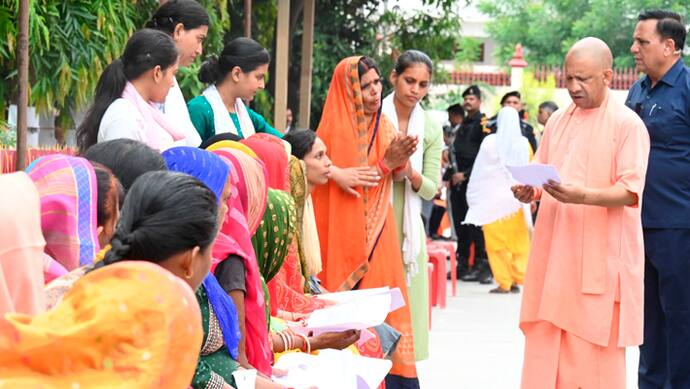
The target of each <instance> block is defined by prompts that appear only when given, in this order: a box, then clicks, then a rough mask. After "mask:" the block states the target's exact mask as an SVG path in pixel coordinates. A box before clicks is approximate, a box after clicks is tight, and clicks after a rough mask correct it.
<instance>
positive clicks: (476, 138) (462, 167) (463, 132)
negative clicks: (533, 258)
mask: <svg viewBox="0 0 690 389" xmlns="http://www.w3.org/2000/svg"><path fill="white" fill-rule="evenodd" d="M462 97H463V99H464V103H463V106H464V108H465V113H466V116H465V120H463V122H462V124H461V125H460V127H459V128H458V130H457V132H456V133H455V140H454V141H453V148H452V149H453V153H454V154H455V161H454V162H455V165H454V166H453V168H452V169H448V170H446V172H445V174H444V177H443V179H444V181H449V182H450V188H451V189H450V196H451V204H452V207H451V209H452V216H453V217H452V219H453V223H454V225H455V231H456V233H457V235H458V249H457V250H456V253H457V254H456V257H457V264H458V265H457V270H458V274H459V275H462V277H461V279H462V280H463V281H479V282H480V283H482V284H490V283H491V282H492V277H491V269H490V268H489V261H488V259H487V257H486V250H485V249H484V235H483V233H482V229H481V227H479V226H474V225H468V224H462V221H463V220H465V216H466V215H467V210H468V205H467V183H468V182H469V178H470V174H471V173H472V166H473V165H474V160H475V159H476V158H477V153H478V152H479V146H480V145H481V143H482V140H483V139H484V137H485V136H486V135H487V134H488V133H489V129H488V128H487V127H486V124H487V118H486V116H485V115H484V114H483V113H481V111H480V108H481V104H482V96H481V91H480V90H479V87H478V86H476V85H471V86H469V87H468V88H467V89H465V91H464V92H463V93H462ZM472 243H474V266H473V267H472V269H470V268H469V257H470V246H471V245H472Z"/></svg>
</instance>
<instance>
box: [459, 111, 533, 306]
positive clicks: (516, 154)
mask: <svg viewBox="0 0 690 389" xmlns="http://www.w3.org/2000/svg"><path fill="white" fill-rule="evenodd" d="M497 126H498V128H497V130H496V134H492V135H489V136H487V137H486V138H484V140H483V141H482V144H481V146H480V148H479V154H477V159H476V161H475V162H474V167H473V168H472V177H471V178H470V182H469V184H468V188H467V203H468V204H469V207H470V209H469V211H468V212H467V217H466V218H465V221H464V222H463V223H468V224H474V225H479V226H482V230H483V231H484V239H485V241H486V253H487V255H488V257H489V265H490V266H491V272H492V273H493V275H494V278H495V279H496V282H497V283H498V287H497V288H495V289H492V290H491V293H510V292H513V293H519V292H520V288H519V287H518V285H519V284H522V282H523V279H524V276H525V269H526V268H527V257H528V256H529V245H530V241H529V230H530V229H531V228H532V214H531V212H530V208H529V204H522V203H520V202H518V201H517V200H516V199H515V198H514V197H513V193H512V191H511V190H510V187H511V186H512V185H514V183H515V181H514V179H513V177H512V175H511V174H510V173H509V172H508V170H507V169H506V166H522V165H527V164H528V163H529V160H530V158H531V155H532V150H531V148H530V145H529V142H528V141H527V138H525V137H524V136H522V133H521V132H520V117H519V116H518V112H517V111H516V110H515V109H514V108H512V107H504V108H502V109H501V111H500V112H499V113H498V124H497Z"/></svg>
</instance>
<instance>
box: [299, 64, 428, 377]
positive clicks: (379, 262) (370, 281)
mask: <svg viewBox="0 0 690 389" xmlns="http://www.w3.org/2000/svg"><path fill="white" fill-rule="evenodd" d="M317 135H318V136H319V138H321V140H323V142H324V144H325V145H326V148H327V149H328V150H329V152H330V155H329V157H330V159H331V160H332V161H333V165H334V167H335V166H337V168H335V169H333V171H332V174H333V180H332V181H329V182H328V184H326V185H322V186H319V187H317V188H316V189H315V190H314V192H313V195H312V197H313V201H314V211H315V215H316V224H317V229H318V233H319V239H320V244H321V255H322V261H323V271H322V272H321V273H320V278H321V280H322V282H323V285H324V287H325V288H326V289H328V290H331V291H343V290H352V289H365V288H376V287H382V286H390V287H399V288H400V290H401V292H402V294H403V296H404V297H405V300H406V302H407V301H408V300H407V286H406V284H405V276H404V271H403V262H402V258H401V254H400V245H399V243H398V237H397V232H396V224H395V219H394V216H393V208H392V206H391V191H392V185H393V174H394V171H395V170H396V169H398V168H400V167H402V166H404V165H405V164H406V163H407V161H408V159H409V157H410V155H412V153H413V152H414V150H415V149H416V146H417V140H416V138H414V137H410V136H402V135H397V132H396V131H395V129H394V127H393V125H392V124H391V123H390V122H389V121H388V119H386V117H385V116H383V115H381V76H380V72H379V71H378V69H377V68H376V64H375V63H374V62H373V61H372V60H371V59H369V58H367V57H349V58H346V59H344V60H342V61H340V63H339V64H338V65H337V66H336V68H335V71H334V73H333V79H332V80H331V85H330V87H329V90H328V95H327V97H326V103H325V105H324V110H323V113H322V116H321V122H320V123H319V127H318V129H317ZM363 172H369V173H368V174H374V175H375V176H377V177H379V178H380V181H379V182H378V184H376V185H374V186H364V187H362V186H358V187H354V188H352V187H350V184H348V182H353V180H350V179H349V177H351V176H353V175H357V174H359V173H363ZM343 188H345V189H343ZM386 322H387V323H388V324H389V325H391V326H392V327H394V328H395V329H396V330H398V331H399V332H400V334H401V338H400V341H399V342H398V345H397V347H396V350H395V352H394V353H393V355H392V359H393V368H392V369H391V372H390V374H389V376H388V377H386V387H387V388H389V389H391V388H417V387H419V381H418V380H417V371H416V368H415V356H414V343H413V337H412V325H411V321H410V310H409V304H408V305H406V306H405V307H403V308H400V309H398V310H396V311H394V312H391V313H390V314H389V315H388V317H387V319H386Z"/></svg>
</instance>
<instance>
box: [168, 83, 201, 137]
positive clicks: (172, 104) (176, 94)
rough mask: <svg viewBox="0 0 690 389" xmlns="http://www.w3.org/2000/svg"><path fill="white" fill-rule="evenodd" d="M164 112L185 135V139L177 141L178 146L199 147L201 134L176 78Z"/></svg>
mask: <svg viewBox="0 0 690 389" xmlns="http://www.w3.org/2000/svg"><path fill="white" fill-rule="evenodd" d="M163 112H164V113H165V116H166V117H167V118H168V120H169V121H170V122H171V123H175V124H176V125H177V128H179V129H180V130H181V131H182V133H183V134H184V136H185V139H182V140H179V141H177V142H175V145H176V146H191V147H199V145H200V144H201V136H200V135H199V132H198V131H197V130H196V127H194V124H192V119H191V118H190V117H189V110H188V109H187V103H186V102H185V101H184V96H183V95H182V90H181V89H180V85H179V84H178V83H177V79H175V83H174V84H173V86H172V88H170V91H169V92H168V96H167V97H166V98H165V105H164V106H163Z"/></svg>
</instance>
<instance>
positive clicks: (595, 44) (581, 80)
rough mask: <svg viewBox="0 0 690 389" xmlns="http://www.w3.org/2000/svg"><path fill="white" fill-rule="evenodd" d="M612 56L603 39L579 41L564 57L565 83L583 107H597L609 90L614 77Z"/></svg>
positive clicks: (571, 94)
mask: <svg viewBox="0 0 690 389" xmlns="http://www.w3.org/2000/svg"><path fill="white" fill-rule="evenodd" d="M612 67H613V56H612V55H611V50H610V49H609V47H608V46H607V45H606V43H604V42H603V41H602V40H601V39H597V38H585V39H582V40H579V41H577V42H576V43H575V44H574V45H573V46H572V47H571V48H570V50H568V54H567V55H566V57H565V85H566V88H567V89H568V93H569V94H570V98H572V99H573V103H575V105H577V106H578V107H580V108H584V109H588V108H596V107H599V106H600V105H601V103H602V102H603V101H604V99H605V98H606V96H607V93H608V86H609V85H610V84H611V80H612V78H613V70H612Z"/></svg>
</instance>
